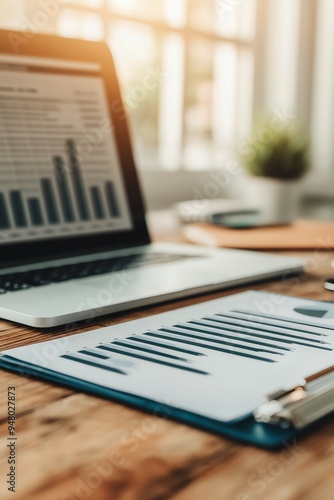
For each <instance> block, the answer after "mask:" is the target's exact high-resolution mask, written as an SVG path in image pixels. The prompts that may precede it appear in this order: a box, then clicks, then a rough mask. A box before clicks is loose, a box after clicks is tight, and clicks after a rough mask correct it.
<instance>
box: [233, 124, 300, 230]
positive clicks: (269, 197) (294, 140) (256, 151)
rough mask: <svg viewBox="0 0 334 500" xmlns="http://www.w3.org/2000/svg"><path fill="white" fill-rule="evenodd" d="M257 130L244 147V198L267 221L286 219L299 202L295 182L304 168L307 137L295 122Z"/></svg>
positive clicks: (296, 183)
mask: <svg viewBox="0 0 334 500" xmlns="http://www.w3.org/2000/svg"><path fill="white" fill-rule="evenodd" d="M274 123H275V122H274V121H273V120H270V121H268V123H267V125H265V126H263V127H262V128H261V129H259V130H258V131H257V132H256V134H255V135H254V138H253V139H252V140H251V141H250V142H249V143H248V147H247V148H245V149H244V154H243V163H244V166H245V168H246V170H247V172H248V174H249V175H248V176H247V180H246V193H245V197H246V200H247V202H248V203H249V204H250V205H252V206H256V207H258V208H260V209H261V210H262V212H263V213H264V214H265V217H266V218H268V219H269V220H273V221H276V222H290V221H291V220H292V219H293V218H294V216H295V213H296V207H297V203H298V201H299V192H298V191H299V190H298V187H299V185H298V184H299V183H298V181H299V180H300V179H301V178H302V177H303V175H305V173H306V172H307V171H308V169H309V166H310V162H309V145H308V140H307V139H306V138H305V136H304V134H302V133H301V131H300V129H299V128H298V127H297V126H296V125H290V126H284V127H283V128H281V127H280V128H279V129H278V128H277V127H276V128H275V127H274V126H273V124H274Z"/></svg>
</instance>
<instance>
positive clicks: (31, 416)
mask: <svg viewBox="0 0 334 500" xmlns="http://www.w3.org/2000/svg"><path fill="white" fill-rule="evenodd" d="M290 255H291V253H290ZM294 255H299V256H301V255H302V256H304V257H305V258H306V259H307V266H306V268H307V270H308V274H307V275H301V276H298V277H292V278H288V279H278V280H275V281H270V282H266V283H261V284H258V285H254V286H251V287H248V289H249V288H252V289H262V290H268V291H272V292H278V293H286V294H289V295H295V296H301V297H307V298H315V299H321V300H329V301H332V300H334V295H333V294H332V293H331V292H327V291H325V290H324V289H323V288H322V281H323V279H324V278H325V277H328V276H330V275H331V274H333V275H334V271H333V270H331V267H330V262H331V260H332V258H334V254H331V253H329V252H327V251H319V250H315V251H312V252H307V253H300V252H299V253H294ZM244 289H246V288H245V287H244V288H239V289H234V290H233V292H236V291H241V290H244ZM229 293H231V291H228V292H226V291H225V292H224V293H215V294H210V295H205V296H201V297H196V298H192V299H190V300H182V301H177V302H171V303H168V304H164V305H160V306H156V307H151V308H145V309H142V310H137V311H131V312H129V313H127V314H124V313H122V314H119V315H113V316H109V317H103V318H100V319H99V320H98V321H96V322H95V323H92V324H90V325H87V324H85V325H72V326H71V327H70V328H58V329H56V330H50V331H36V330H34V329H32V328H28V327H24V326H20V325H16V324H13V323H10V322H6V321H0V349H1V350H4V349H8V348H10V347H15V346H23V345H27V344H29V343H36V342H40V341H42V340H49V339H50V338H51V337H52V338H56V337H62V336H64V335H69V334H73V333H77V332H79V331H85V330H87V329H89V328H99V327H101V326H105V325H112V324H115V323H117V322H120V321H128V320H132V319H136V318H140V317H144V316H147V315H151V314H155V313H158V312H162V311H167V310H170V309H172V308H175V307H181V306H185V305H189V304H193V303H198V302H202V301H205V300H208V299H211V298H217V297H220V296H223V295H227V294H229ZM0 380H1V393H0V432H1V436H2V437H1V445H0V497H1V499H4V500H7V499H10V498H15V499H16V500H74V499H81V500H84V499H92V500H153V499H169V498H170V499H174V500H206V499H207V500H249V499H259V500H261V499H266V500H267V499H270V500H276V499H277V500H301V499H303V500H333V499H334V418H333V417H330V418H328V419H327V421H326V422H324V423H323V424H322V425H321V426H320V427H319V428H318V429H317V430H316V431H315V432H312V433H310V434H308V435H305V436H303V437H302V438H300V439H298V441H296V442H295V443H293V444H292V445H286V446H285V447H283V448H282V449H281V450H278V451H275V452H268V451H264V450H260V449H257V448H254V447H251V446H244V445H241V444H238V443H236V442H234V441H232V440H230V439H225V438H221V437H217V436H214V435H212V434H209V433H206V432H202V431H199V430H197V429H194V428H191V427H187V426H185V425H181V424H179V423H175V422H171V421H169V420H168V419H158V418H156V417H154V416H153V415H150V414H145V413H142V412H140V411H136V410H133V409H131V408H128V407H126V406H123V405H120V404H116V403H114V402H112V401H106V400H103V399H99V398H96V397H92V396H89V395H86V394H83V393H80V392H76V391H75V392H74V391H72V390H69V389H67V388H64V387H59V386H55V385H51V384H47V383H44V382H41V381H38V380H35V379H33V378H25V377H20V376H18V375H15V374H12V373H10V372H7V371H0ZM8 386H15V387H16V395H17V438H18V440H17V453H18V469H17V491H16V493H11V492H8V491H7V485H6V478H5V474H6V472H7V469H8V465H7V455H8V452H7V449H6V443H7V441H6V436H7V387H8ZM194 390H195V388H194Z"/></svg>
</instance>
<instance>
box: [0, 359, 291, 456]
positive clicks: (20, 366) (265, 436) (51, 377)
mask: <svg viewBox="0 0 334 500" xmlns="http://www.w3.org/2000/svg"><path fill="white" fill-rule="evenodd" d="M0 367H1V368H4V369H6V370H10V371H14V372H16V373H18V374H20V375H22V376H33V377H36V378H39V379H44V380H47V381H48V382H54V383H56V384H59V385H63V386H66V387H69V388H72V389H78V390H80V391H83V392H86V393H88V394H91V395H93V396H99V397H102V398H105V399H110V400H113V401H116V402H119V403H123V404H125V405H127V406H131V407H133V408H136V409H139V410H142V411H144V412H146V413H151V414H152V413H153V414H154V415H155V416H157V417H161V418H164V419H169V420H174V421H177V422H182V423H185V424H189V425H190V426H193V427H197V428H198V429H201V430H204V431H208V432H212V433H214V434H217V435H220V436H225V437H229V438H231V439H234V440H237V441H240V442H242V443H247V444H252V445H255V446H258V447H261V448H269V449H273V448H278V447H280V446H281V445H283V444H285V443H287V442H289V441H292V440H293V439H294V438H295V437H296V436H297V435H298V434H300V431H298V430H297V429H296V428H295V427H293V426H290V427H288V428H282V427H279V426H274V425H269V424H263V423H259V422H256V421H255V419H254V418H253V417H252V416H249V417H247V418H245V419H243V420H241V421H239V422H237V423H226V422H220V421H218V420H213V419H210V418H207V417H202V416H200V415H196V414H194V413H191V412H187V411H184V410H180V409H177V408H174V407H172V406H168V405H163V404H160V403H157V402H155V401H152V400H149V399H145V398H141V397H139V396H135V395H133V394H129V393H126V392H120V391H116V390H113V389H106V388H104V387H101V386H98V385H95V384H90V383H87V382H84V381H82V380H80V379H77V378H74V377H68V376H67V375H62V374H61V373H58V372H55V371H52V370H48V369H45V368H36V366H32V365H29V364H28V363H22V362H19V361H18V360H16V359H14V358H12V357H11V356H8V355H3V356H1V357H0Z"/></svg>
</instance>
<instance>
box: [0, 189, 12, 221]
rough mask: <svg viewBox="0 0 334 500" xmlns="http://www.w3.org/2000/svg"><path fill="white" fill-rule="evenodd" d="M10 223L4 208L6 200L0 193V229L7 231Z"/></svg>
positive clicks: (5, 207)
mask: <svg viewBox="0 0 334 500" xmlns="http://www.w3.org/2000/svg"><path fill="white" fill-rule="evenodd" d="M9 228H10V221H9V215H8V211H7V206H6V200H5V197H4V195H3V194H2V193H0V229H9Z"/></svg>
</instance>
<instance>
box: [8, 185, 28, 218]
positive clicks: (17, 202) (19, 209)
mask: <svg viewBox="0 0 334 500" xmlns="http://www.w3.org/2000/svg"><path fill="white" fill-rule="evenodd" d="M9 199H10V204H11V207H12V212H13V216H14V222H15V225H16V227H27V226H28V222H27V218H26V215H25V213H24V205H23V198H22V194H21V192H20V191H18V190H14V191H10V192H9Z"/></svg>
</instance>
